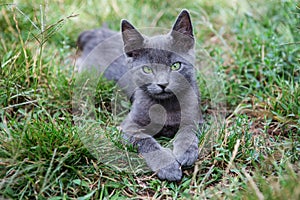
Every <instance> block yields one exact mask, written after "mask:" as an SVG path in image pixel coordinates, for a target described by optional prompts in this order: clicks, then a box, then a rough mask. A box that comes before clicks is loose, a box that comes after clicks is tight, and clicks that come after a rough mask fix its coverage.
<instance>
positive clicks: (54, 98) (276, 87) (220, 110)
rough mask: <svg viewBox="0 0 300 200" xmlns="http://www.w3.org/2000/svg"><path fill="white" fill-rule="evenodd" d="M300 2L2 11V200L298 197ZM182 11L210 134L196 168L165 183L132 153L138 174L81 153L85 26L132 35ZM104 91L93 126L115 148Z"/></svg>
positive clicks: (65, 5) (8, 7) (62, 5)
mask: <svg viewBox="0 0 300 200" xmlns="http://www.w3.org/2000/svg"><path fill="white" fill-rule="evenodd" d="M234 2H235V3H234ZM299 6H300V4H299V3H298V2H297V1H289V0H287V1H279V0H278V1H264V2H262V1H257V0H255V1H232V2H229V1H228V2H226V1H220V0H211V1H191V2H189V3H186V2H185V1H176V2H171V1H158V0H155V1H151V3H150V2H145V1H134V0H128V1H117V0H115V1H100V2H99V1H86V2H85V3H79V2H76V1H75V2H73V1H68V0H65V1H54V2H51V3H50V2H48V3H47V2H44V1H40V2H35V3H32V2H29V1H27V0H23V1H21V2H19V3H18V4H14V5H13V4H4V3H2V4H1V7H0V10H1V14H0V29H1V33H0V34H1V37H0V44H1V45H0V55H1V56H0V63H1V68H0V76H1V77H0V198H5V199H6V198H8V199H52V200H54V199H55V200H57V199H128V198H132V199H152V198H153V199H176V198H178V199H192V198H193V199H299V198H300V193H299V191H300V184H299V182H300V171H299V167H300V164H299V161H300V129H299V124H300V118H299V117H300V103H299V102H300V88H299V78H300V63H299V61H300V57H299V55H300V54H299V52H300V51H299V50H300V45H299V42H300V35H299V25H300V24H299V22H300V21H299V20H300V10H299ZM182 8H187V9H189V10H190V12H191V15H192V20H193V24H194V29H195V36H196V39H197V61H198V65H197V67H198V66H201V67H200V68H199V88H200V90H201V93H202V105H201V106H202V110H203V115H204V117H205V126H204V127H203V135H201V136H200V137H201V138H200V139H201V141H202V143H201V145H200V149H201V152H200V158H199V161H198V162H196V164H195V166H193V167H192V168H189V169H186V170H184V177H183V179H182V181H181V182H179V183H170V182H166V181H160V180H158V179H157V178H156V177H155V176H153V173H151V172H149V171H148V170H146V169H145V168H143V167H142V166H140V165H139V164H140V163H138V162H139V161H140V159H139V158H138V157H136V162H137V164H134V163H132V164H133V165H132V166H131V167H133V169H136V170H141V169H145V170H144V172H141V171H134V172H133V171H132V170H124V169H125V168H126V167H127V168H128V166H127V165H126V166H123V167H124V169H120V167H119V166H120V165H119V163H115V162H111V163H110V164H106V161H104V160H101V159H97V158H101V155H98V154H97V151H93V150H92V149H90V148H89V147H88V146H87V145H86V143H85V142H87V141H88V142H90V141H91V139H90V140H84V139H83V138H82V134H83V133H87V131H86V130H85V129H83V128H84V125H82V126H81V124H76V123H75V122H74V119H73V114H74V113H73V112H72V97H74V87H76V83H77V82H76V81H78V77H77V75H76V73H75V70H74V58H75V54H76V39H77V36H78V35H79V33H80V32H81V31H83V30H86V29H92V28H96V27H100V26H101V25H102V24H103V23H107V24H108V26H109V27H110V28H112V29H114V30H119V24H120V20H121V19H122V18H126V19H128V20H129V21H131V22H132V23H133V24H134V25H136V27H151V26H155V27H156V26H157V27H171V24H172V23H173V21H174V19H175V17H176V16H177V14H178V13H179V11H180V10H181V9H182ZM101 81H102V82H101ZM100 83H101V84H98V86H97V99H98V100H101V101H99V102H97V103H98V105H99V106H98V107H97V108H96V110H94V113H95V119H96V120H94V121H92V122H91V124H93V125H94V127H96V128H95V130H96V133H104V135H106V136H107V137H106V138H109V139H111V140H117V137H118V130H117V129H116V126H117V125H118V120H115V118H113V117H112V115H111V112H110V111H109V106H107V105H108V104H107V103H106V104H105V103H103V102H107V101H108V100H109V99H111V98H115V97H114V91H115V87H114V86H113V85H112V84H111V83H105V82H103V80H102V79H100ZM123 103H124V106H125V107H126V106H127V107H128V104H126V102H123ZM73 111H74V110H73ZM216 120H220V121H218V122H220V123H215V121H216ZM88 125H90V124H88ZM83 130H85V131H83ZM210 135H213V136H214V137H212V138H208V136H210ZM91 136H93V135H91ZM87 138H88V137H87ZM105 141H107V140H105ZM97 142H99V147H101V148H103V149H104V150H105V148H106V147H107V148H108V150H107V151H111V150H112V149H110V148H112V147H111V146H106V145H105V144H106V143H105V142H103V141H101V139H100V140H95V141H94V143H93V144H94V145H96V146H92V147H95V148H97ZM101 142H102V143H101ZM162 142H164V141H162ZM103 143H104V144H103ZM98 153H99V152H98ZM100 153H101V152H100ZM104 153H105V151H104ZM110 153H111V152H110ZM116 155H118V153H116ZM134 155H135V154H134ZM99 156H100V157H99ZM117 162H118V160H117ZM127 168H126V169H127Z"/></svg>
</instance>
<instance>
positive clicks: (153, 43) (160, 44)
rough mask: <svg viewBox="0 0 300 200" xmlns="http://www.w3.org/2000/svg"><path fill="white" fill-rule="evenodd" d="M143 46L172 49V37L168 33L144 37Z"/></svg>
mask: <svg viewBox="0 0 300 200" xmlns="http://www.w3.org/2000/svg"><path fill="white" fill-rule="evenodd" d="M144 47H145V48H151V49H161V50H168V51H172V37H171V36H170V35H156V36H152V37H145V40H144Z"/></svg>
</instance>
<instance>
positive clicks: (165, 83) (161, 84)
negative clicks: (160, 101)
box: [157, 82, 169, 90]
mask: <svg viewBox="0 0 300 200" xmlns="http://www.w3.org/2000/svg"><path fill="white" fill-rule="evenodd" d="M168 84H169V83H168V82H161V83H158V84H157V85H158V86H159V87H160V88H161V89H163V90H164V89H165V88H166V87H167V86H168Z"/></svg>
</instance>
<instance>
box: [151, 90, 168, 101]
mask: <svg viewBox="0 0 300 200" xmlns="http://www.w3.org/2000/svg"><path fill="white" fill-rule="evenodd" d="M150 95H151V96H152V97H153V98H156V99H169V98H171V97H173V96H174V93H172V92H166V91H161V92H159V93H150Z"/></svg>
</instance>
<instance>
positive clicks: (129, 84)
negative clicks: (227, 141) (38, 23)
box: [78, 10, 202, 181]
mask: <svg viewBox="0 0 300 200" xmlns="http://www.w3.org/2000/svg"><path fill="white" fill-rule="evenodd" d="M121 28H122V35H117V36H116V38H115V39H114V40H113V42H109V43H107V44H106V43H105V40H106V39H107V38H109V37H111V36H112V34H114V32H112V31H111V30H109V29H106V28H102V29H98V30H93V31H87V32H84V33H82V34H81V35H80V37H79V39H78V46H79V48H80V49H81V50H82V52H83V53H82V56H81V57H80V60H79V62H78V66H79V71H82V70H83V69H86V68H87V67H88V66H92V65H93V66H94V67H96V68H97V69H100V68H101V66H100V65H102V66H108V68H107V69H105V70H102V69H100V71H101V72H104V76H105V77H106V78H107V79H109V80H115V81H116V82H117V83H118V84H119V85H120V87H121V88H123V90H124V91H125V92H126V94H127V95H128V97H129V98H131V100H132V107H131V111H130V112H129V114H128V116H127V117H126V119H125V120H124V121H123V123H122V124H121V128H122V131H123V133H124V139H125V140H126V141H127V142H129V143H131V144H133V145H135V146H136V147H137V148H138V152H139V153H140V154H141V155H142V156H143V157H144V159H145V160H146V162H147V164H148V166H149V167H150V168H151V169H152V170H153V171H156V172H157V175H158V177H159V178H160V179H166V180H169V181H178V180H180V179H181V177H182V170H181V166H190V165H193V164H194V163H195V161H196V160H197V158H198V138H197V136H196V132H197V125H198V124H199V123H200V122H201V120H202V118H201V113H200V110H199V103H200V102H199V101H200V100H199V99H200V95H199V92H198V88H197V83H196V76H195V68H194V66H193V65H194V36H193V30H192V24H191V21H190V16H189V13H188V12H187V11H186V10H183V11H182V12H181V13H180V14H179V16H178V18H177V20H176V22H175V24H174V26H173V28H172V29H171V31H170V33H168V34H166V35H158V36H154V37H147V36H144V35H142V34H141V33H139V32H138V31H137V30H136V29H135V28H134V27H133V26H132V25H131V24H130V23H129V22H128V21H126V20H123V21H122V24H121ZM110 41H111V40H110ZM122 41H123V42H122ZM100 43H101V44H100ZM99 44H100V47H99ZM95 47H96V48H97V50H96V51H95V50H93V49H94V48H95ZM123 49H124V54H123V53H121V52H123ZM92 50H93V51H92ZM100 54H101V55H102V56H99V55H100ZM103 57H104V58H107V57H109V59H108V61H107V60H105V61H103V59H102V58H103ZM108 62H110V63H108ZM176 62H179V63H181V67H180V69H179V70H175V71H172V70H171V68H170V66H171V65H172V64H174V63H176ZM143 66H148V68H150V69H151V73H149V74H148V73H146V72H145V71H143ZM158 136H167V137H174V136H175V140H174V142H173V150H171V149H166V148H163V147H162V146H161V145H160V144H159V143H158V142H157V141H156V140H155V139H154V137H158Z"/></svg>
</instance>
